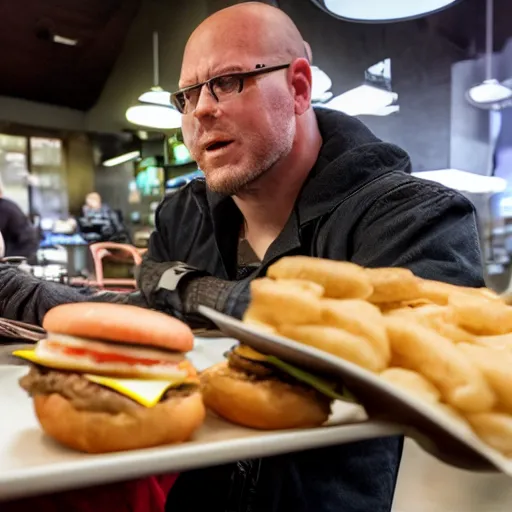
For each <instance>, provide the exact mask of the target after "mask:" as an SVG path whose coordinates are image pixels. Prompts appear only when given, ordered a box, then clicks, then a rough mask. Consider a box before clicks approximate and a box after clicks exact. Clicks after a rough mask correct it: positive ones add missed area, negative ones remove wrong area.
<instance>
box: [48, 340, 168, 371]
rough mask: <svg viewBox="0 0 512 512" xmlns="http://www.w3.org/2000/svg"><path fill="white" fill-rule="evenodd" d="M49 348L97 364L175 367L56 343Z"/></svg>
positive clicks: (156, 361)
mask: <svg viewBox="0 0 512 512" xmlns="http://www.w3.org/2000/svg"><path fill="white" fill-rule="evenodd" d="M48 346H49V347H50V348H52V349H54V350H58V351H59V352H62V353H63V354H65V355H67V356H71V357H89V358H91V359H93V360H94V361H95V362H96V363H124V364H133V365H135V364H139V365H144V366H155V365H173V366H175V364H174V363H170V362H169V361H162V360H158V359H149V358H140V357H132V356H126V355H121V354H109V353H106V352H97V351H96V350H91V349H87V348H82V347H69V346H66V345H61V344H60V343H57V342H55V341H50V342H48Z"/></svg>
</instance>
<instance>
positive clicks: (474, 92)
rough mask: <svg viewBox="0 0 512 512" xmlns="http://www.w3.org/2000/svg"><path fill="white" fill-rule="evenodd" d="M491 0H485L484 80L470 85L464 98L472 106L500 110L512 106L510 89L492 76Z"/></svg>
mask: <svg viewBox="0 0 512 512" xmlns="http://www.w3.org/2000/svg"><path fill="white" fill-rule="evenodd" d="M493 7H494V4H493V0H487V3H486V15H485V24H486V27H485V80H484V81H483V82H482V83H480V84H478V85H474V86H473V87H471V88H470V89H469V90H468V91H467V93H466V98H467V100H468V101H469V103H471V104H472V105H473V106H475V107H478V108H482V109H485V110H501V109H502V108H506V107H510V106H512V89H510V88H509V87H507V86H506V85H505V84H502V83H500V82H499V81H498V80H496V79H495V78H493V77H492V52H493Z"/></svg>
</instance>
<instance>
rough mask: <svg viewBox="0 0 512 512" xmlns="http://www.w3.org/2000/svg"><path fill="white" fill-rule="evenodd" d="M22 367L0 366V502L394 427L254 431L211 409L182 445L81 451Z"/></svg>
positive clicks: (202, 351)
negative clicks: (49, 426)
mask: <svg viewBox="0 0 512 512" xmlns="http://www.w3.org/2000/svg"><path fill="white" fill-rule="evenodd" d="M234 343H235V341H234V340H226V339H222V340H202V341H199V340H198V342H197V343H196V348H195V350H194V351H193V353H192V357H191V359H192V360H194V362H195V364H197V366H198V367H199V369H204V367H206V366H209V365H210V364H212V363H215V362H217V361H218V360H220V359H221V358H222V352H223V351H224V350H225V349H226V348H229V347H230V346H232V345H233V344H234ZM216 347H217V348H218V349H220V350H218V349H216ZM26 372H27V368H26V367H19V366H0V390H1V393H0V502H1V501H2V500H6V499H14V498H19V497H26V496H31V495H35V494H43V493H49V492H55V491H61V490H67V489H76V488H80V487H87V486H91V485H98V484H106V483H109V482H116V481H123V480H130V479H132V478H138V477H143V476H149V475H153V474H154V475H158V474H164V473H172V472H176V471H183V470H187V469H193V468H198V467H205V466H212V465H216V464H223V463H226V462H231V461H236V460H240V459H245V458H255V457H264V456H270V455H276V454H280V453H289V452H293V451H298V450H304V449H307V448H317V447H322V446H328V445H336V444H344V443H350V442H354V441H359V440H363V439H370V438H376V437H385V436H390V435H395V434H398V433H399V432H400V431H399V429H398V428H397V427H395V426H390V425H387V424H385V423H384V422H364V423H363V424H361V423H352V424H345V425H339V424H338V425H337V426H328V427H322V428H317V429H304V430H292V431H280V432H279V431H271V432H260V431H257V430H252V429H247V428H243V427H238V426H236V425H232V424H230V423H228V422H226V421H223V420H221V419H219V418H218V417H216V416H214V415H213V414H212V415H209V416H208V417H207V420H206V422H205V424H204V425H203V426H202V427H201V429H200V430H199V431H198V432H197V434H196V435H195V437H194V439H193V440H192V441H190V442H188V443H185V444H182V445H177V446H168V447H162V448H152V449H148V450H136V451H131V452H122V453H115V454H108V455H86V454H82V453H78V452H75V451H72V450H69V449H66V448H64V447H62V446H60V445H59V444H57V443H56V442H54V441H52V439H50V438H48V437H47V436H46V435H44V434H43V432H42V431H41V429H40V428H39V425H38V423H37V420H36V418H35V415H34V412H33V409H32V401H31V399H30V398H29V397H28V396H27V394H26V393H25V392H24V391H23V390H22V389H21V388H20V387H19V385H18V380H19V378H20V377H21V376H22V375H24V374H25V373H26ZM360 419H361V410H360V409H359V408H357V407H354V406H343V404H341V407H338V408H336V410H335V411H334V413H333V416H332V418H331V421H332V422H336V423H341V422H344V423H350V422H357V421H360ZM1 508H2V507H1V503H0V510H1Z"/></svg>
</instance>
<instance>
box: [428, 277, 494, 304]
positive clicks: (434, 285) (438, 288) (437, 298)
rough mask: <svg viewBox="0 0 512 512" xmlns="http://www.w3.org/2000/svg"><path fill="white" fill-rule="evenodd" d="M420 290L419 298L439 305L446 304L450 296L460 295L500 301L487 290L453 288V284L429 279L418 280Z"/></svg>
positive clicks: (462, 287)
mask: <svg viewBox="0 0 512 512" xmlns="http://www.w3.org/2000/svg"><path fill="white" fill-rule="evenodd" d="M420 290H421V297H423V298H425V299H428V300H430V301H432V302H434V303H435V304H440V305H446V304H448V303H449V300H450V297H451V296H452V295H454V294H460V293H462V294H466V295H470V296H472V297H476V298H481V299H488V300H500V297H499V295H497V294H496V293H494V292H493V291H492V290H489V289H488V288H469V287H466V286H455V285H454V284H449V283H443V282H441V281H433V280H430V279H421V280H420Z"/></svg>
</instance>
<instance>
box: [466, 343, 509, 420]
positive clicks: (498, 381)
mask: <svg viewBox="0 0 512 512" xmlns="http://www.w3.org/2000/svg"><path fill="white" fill-rule="evenodd" d="M458 347H459V349H460V350H461V351H462V352H464V354H465V355H466V356H467V357H468V359H469V360H470V361H471V362H472V363H473V364H474V365H475V366H476V367H477V368H479V369H480V371H481V372H482V373H483V374H484V376H485V378H486V379H487V382H488V383H489V385H490V386H491V388H492V389H493V390H494V392H495V393H496V396H497V397H498V406H499V407H501V408H503V409H504V410H506V411H507V412H512V354H509V353H508V352H504V351H501V350H494V349H492V348H488V347H483V346H478V345H470V344H468V343H460V344H459V345H458Z"/></svg>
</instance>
